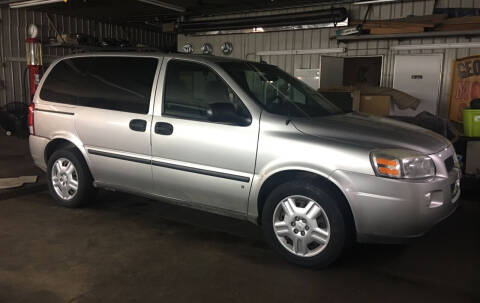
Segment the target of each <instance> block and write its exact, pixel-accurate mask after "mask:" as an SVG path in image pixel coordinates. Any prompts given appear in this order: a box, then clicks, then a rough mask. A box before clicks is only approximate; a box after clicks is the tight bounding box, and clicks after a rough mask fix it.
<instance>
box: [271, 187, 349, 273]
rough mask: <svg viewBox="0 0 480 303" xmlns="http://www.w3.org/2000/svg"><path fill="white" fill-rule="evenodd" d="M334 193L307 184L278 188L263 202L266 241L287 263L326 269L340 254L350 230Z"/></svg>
mask: <svg viewBox="0 0 480 303" xmlns="http://www.w3.org/2000/svg"><path fill="white" fill-rule="evenodd" d="M339 203H343V201H340V200H339V199H338V197H337V196H336V195H335V193H333V192H330V191H329V190H327V189H324V188H321V187H318V186H316V185H315V184H313V183H310V182H309V181H307V180H297V181H292V182H288V183H285V184H282V185H280V186H278V187H277V188H276V189H274V190H273V191H272V193H271V194H270V195H269V196H268V198H267V201H266V202H265V207H264V209H263V214H262V224H263V228H264V231H265V235H266V238H267V240H268V241H269V242H270V244H271V245H272V246H273V248H274V249H275V250H276V251H278V252H279V253H280V254H281V255H282V256H283V257H284V258H285V259H286V260H287V261H289V262H291V263H294V264H297V265H301V266H306V267H326V266H328V265H330V264H331V263H333V262H334V261H335V260H337V259H338V257H339V256H340V255H341V254H342V252H343V250H344V247H345V246H346V245H347V240H348V239H349V237H348V235H347V233H348V231H349V230H351V229H350V228H349V226H348V220H346V215H345V214H344V213H343V210H342V207H341V205H340V204H339Z"/></svg>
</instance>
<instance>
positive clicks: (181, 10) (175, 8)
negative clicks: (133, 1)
mask: <svg viewBox="0 0 480 303" xmlns="http://www.w3.org/2000/svg"><path fill="white" fill-rule="evenodd" d="M137 1H139V2H143V3H147V4H151V5H155V6H159V7H163V8H166V9H170V10H172V11H176V12H179V13H184V12H185V8H184V7H181V6H178V5H175V4H171V3H167V2H164V1H159V0H137Z"/></svg>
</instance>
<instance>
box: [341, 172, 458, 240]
mask: <svg viewBox="0 0 480 303" xmlns="http://www.w3.org/2000/svg"><path fill="white" fill-rule="evenodd" d="M460 177H461V173H460V171H459V170H458V169H456V168H454V169H452V170H451V171H450V172H449V173H448V175H447V176H445V177H434V178H432V179H429V180H405V179H402V180H399V179H388V178H382V177H377V176H373V175H365V174H358V173H353V172H347V171H340V170H337V171H335V172H334V173H333V174H332V175H331V178H332V179H333V180H335V182H336V183H337V184H339V185H340V186H341V187H342V188H343V191H344V193H345V195H346V197H347V199H348V201H349V203H350V207H351V209H352V213H353V217H354V219H355V226H356V230H357V240H358V241H359V242H398V241H402V240H404V239H408V238H415V237H418V236H421V235H423V234H425V233H426V232H427V231H428V230H430V229H431V228H432V227H433V226H434V225H435V224H437V223H438V222H440V221H442V220H443V219H445V218H446V217H448V216H449V215H450V214H452V213H453V212H454V211H455V209H456V208H457V206H458V202H457V200H458V198H459V196H460Z"/></svg>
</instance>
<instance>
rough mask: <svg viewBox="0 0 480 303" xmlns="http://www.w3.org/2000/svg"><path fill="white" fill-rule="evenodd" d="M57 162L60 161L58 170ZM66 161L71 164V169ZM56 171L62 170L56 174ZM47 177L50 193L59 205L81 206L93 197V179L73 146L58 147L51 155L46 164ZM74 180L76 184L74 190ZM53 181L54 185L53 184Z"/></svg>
mask: <svg viewBox="0 0 480 303" xmlns="http://www.w3.org/2000/svg"><path fill="white" fill-rule="evenodd" d="M58 163H62V164H61V165H62V169H60V170H59V169H58V166H56V164H58ZM67 163H71V164H72V165H73V170H71V166H68V164H67ZM67 168H70V170H68V171H67ZM58 171H62V172H61V173H59V174H57V172H58ZM59 176H60V178H59ZM47 177H48V180H47V183H48V189H49V191H50V195H51V196H52V197H53V198H54V199H55V201H56V202H57V204H59V205H61V206H64V207H69V208H77V207H81V206H84V205H86V204H87V203H88V202H90V201H91V200H93V199H94V197H95V194H96V189H95V188H94V187H93V179H92V176H91V174H90V171H89V169H88V166H87V164H86V162H85V160H84V159H83V156H82V155H81V154H80V152H78V151H77V150H76V149H74V148H66V149H60V150H57V151H55V152H54V153H53V154H52V155H51V157H50V158H49V159H48V164H47ZM53 177H55V178H53ZM61 178H63V179H61ZM61 180H63V181H61ZM72 180H73V182H72ZM75 181H76V185H77V187H76V190H74V188H75ZM54 182H55V183H56V185H54ZM63 185H65V186H63ZM61 188H62V189H66V191H62V189H61ZM74 191H75V192H74Z"/></svg>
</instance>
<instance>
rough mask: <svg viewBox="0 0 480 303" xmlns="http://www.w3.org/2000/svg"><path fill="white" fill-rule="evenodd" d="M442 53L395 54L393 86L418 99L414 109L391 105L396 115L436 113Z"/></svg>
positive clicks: (440, 79) (392, 112)
mask: <svg viewBox="0 0 480 303" xmlns="http://www.w3.org/2000/svg"><path fill="white" fill-rule="evenodd" d="M442 62H443V54H433V55H397V56H395V65H394V74H393V88H395V89H398V90H401V91H403V92H405V93H407V94H409V95H412V96H414V97H417V98H418V99H420V105H419V106H418V107H417V109H416V110H413V109H405V110H401V109H399V108H398V107H397V106H396V105H394V106H392V108H391V110H390V113H391V114H392V115H396V116H415V115H417V114H418V113H420V112H422V111H427V112H430V113H432V114H434V115H437V114H438V103H439V99H440V85H441V81H442Z"/></svg>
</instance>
